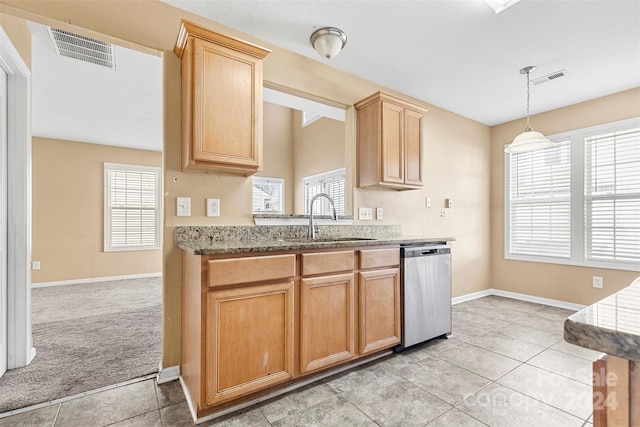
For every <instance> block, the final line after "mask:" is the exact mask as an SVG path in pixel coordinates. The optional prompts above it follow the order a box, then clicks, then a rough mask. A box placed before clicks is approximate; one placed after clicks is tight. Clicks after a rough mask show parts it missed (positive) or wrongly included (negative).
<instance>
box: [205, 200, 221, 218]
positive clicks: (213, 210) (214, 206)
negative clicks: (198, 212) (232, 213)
mask: <svg viewBox="0 0 640 427" xmlns="http://www.w3.org/2000/svg"><path fill="white" fill-rule="evenodd" d="M207 216H220V199H207Z"/></svg>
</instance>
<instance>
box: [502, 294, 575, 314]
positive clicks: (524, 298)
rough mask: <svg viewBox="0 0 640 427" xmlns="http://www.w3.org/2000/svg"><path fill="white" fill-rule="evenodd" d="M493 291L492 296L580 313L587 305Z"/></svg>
mask: <svg viewBox="0 0 640 427" xmlns="http://www.w3.org/2000/svg"><path fill="white" fill-rule="evenodd" d="M491 291H492V293H491V294H492V295H497V296H499V297H506V298H513V299H519V300H522V301H528V302H534V303H536V304H544V305H550V306H552V307H558V308H566V309H567V310H575V311H579V310H582V309H583V308H585V307H586V305H581V304H574V303H572V302H566V301H560V300H557V299H551V298H542V297H536V296H533V295H527V294H519V293H517V292H509V291H503V290H500V289H491Z"/></svg>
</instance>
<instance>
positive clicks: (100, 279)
mask: <svg viewBox="0 0 640 427" xmlns="http://www.w3.org/2000/svg"><path fill="white" fill-rule="evenodd" d="M148 277H162V273H141V274H126V275H123V276H105V277H90V278H88V279H72V280H60V281H57V282H40V283H32V284H31V288H32V289H34V288H46V287H49V286H64V285H80V284H84V283H99V282H113V281H115V280H128V279H146V278H148Z"/></svg>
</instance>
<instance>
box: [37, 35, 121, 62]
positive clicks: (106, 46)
mask: <svg viewBox="0 0 640 427" xmlns="http://www.w3.org/2000/svg"><path fill="white" fill-rule="evenodd" d="M47 31H48V32H49V36H50V37H51V41H52V42H53V47H54V49H55V51H56V54H57V55H60V56H66V57H68V58H73V59H77V60H79V61H84V62H89V63H91V64H96V65H100V66H102V67H106V68H110V69H112V70H115V69H116V52H115V47H114V45H112V44H111V43H106V42H103V41H100V40H96V39H92V38H90V37H85V36H81V35H79V34H75V33H72V32H69V31H64V30H60V29H57V28H51V27H47Z"/></svg>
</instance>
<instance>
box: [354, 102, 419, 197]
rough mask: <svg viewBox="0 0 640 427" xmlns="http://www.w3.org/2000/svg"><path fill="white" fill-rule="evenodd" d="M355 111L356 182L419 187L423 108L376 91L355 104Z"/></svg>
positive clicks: (396, 188)
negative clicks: (356, 118)
mask: <svg viewBox="0 0 640 427" xmlns="http://www.w3.org/2000/svg"><path fill="white" fill-rule="evenodd" d="M355 108H356V110H357V113H358V178H359V181H358V186H359V187H362V188H386V189H394V190H410V189H415V188H421V187H422V116H423V114H424V113H426V112H427V110H426V109H425V108H423V107H419V106H417V105H414V104H411V103H409V102H407V101H404V100H402V99H400V98H396V97H394V96H391V95H388V94H386V93H383V92H377V93H374V94H373V95H371V96H369V97H368V98H365V99H363V100H362V101H360V102H358V103H356V104H355Z"/></svg>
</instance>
